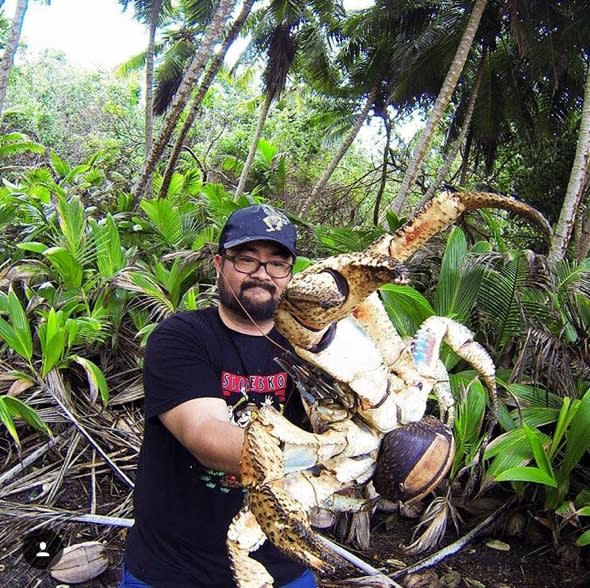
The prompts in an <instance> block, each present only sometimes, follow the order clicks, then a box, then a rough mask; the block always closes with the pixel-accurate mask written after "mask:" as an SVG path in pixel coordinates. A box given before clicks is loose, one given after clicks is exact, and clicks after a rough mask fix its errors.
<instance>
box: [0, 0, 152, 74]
mask: <svg viewBox="0 0 590 588" xmlns="http://www.w3.org/2000/svg"><path fill="white" fill-rule="evenodd" d="M15 4H16V2H15V0H6V2H5V4H4V14H5V15H6V16H7V17H8V18H10V19H11V18H12V15H13V14H14V6H15ZM132 15H133V12H132V11H131V10H130V9H128V10H127V11H126V12H122V11H121V7H120V5H119V3H118V2H117V0H98V1H97V0H51V6H46V5H45V4H42V3H41V2H38V1H36V0H31V1H30V2H29V9H28V10H27V14H26V17H25V23H24V26H23V30H22V33H21V41H22V42H24V43H26V45H27V53H28V54H30V56H31V57H33V56H34V55H35V54H37V53H39V52H41V51H43V50H44V49H57V50H59V51H63V52H64V53H65V55H66V58H67V60H68V62H69V63H70V64H72V65H76V66H79V67H85V68H88V69H95V68H97V67H101V68H104V69H112V68H115V67H117V66H118V65H120V64H121V63H123V62H124V61H126V60H127V59H129V57H131V56H133V55H136V54H137V53H140V52H141V51H143V50H145V46H146V44H147V30H146V27H145V26H144V25H142V24H140V23H138V22H136V21H134V20H133V17H132Z"/></svg>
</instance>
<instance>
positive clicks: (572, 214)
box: [547, 71, 590, 265]
mask: <svg viewBox="0 0 590 588" xmlns="http://www.w3.org/2000/svg"><path fill="white" fill-rule="evenodd" d="M589 165H590V71H589V72H588V75H587V76H586V90H585V93H584V105H583V107H582V116H581V120H580V134H579V136H578V145H577V148H576V156H575V158H574V164H573V167H572V173H571V175H570V180H569V183H568V186H567V191H566V194H565V199H564V201H563V206H562V208H561V213H560V215H559V221H558V222H557V226H556V227H555V236H554V238H553V242H552V243H551V249H550V250H549V255H548V257H547V259H548V262H549V264H550V265H554V264H555V263H557V262H558V261H561V260H563V259H564V258H565V254H566V250H567V246H568V244H569V240H570V238H571V235H572V231H573V227H574V222H575V218H576V214H580V211H579V206H580V201H581V199H582V196H583V194H584V190H585V187H586V184H585V182H586V180H587V175H588V169H589Z"/></svg>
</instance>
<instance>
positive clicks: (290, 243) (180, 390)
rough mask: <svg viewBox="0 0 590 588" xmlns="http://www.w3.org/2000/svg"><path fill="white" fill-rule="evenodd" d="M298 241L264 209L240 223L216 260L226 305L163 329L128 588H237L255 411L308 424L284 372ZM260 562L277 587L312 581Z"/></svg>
mask: <svg viewBox="0 0 590 588" xmlns="http://www.w3.org/2000/svg"><path fill="white" fill-rule="evenodd" d="M295 256H296V232H295V228H294V227H293V225H292V224H291V223H290V222H289V220H288V219H287V217H286V216H285V215H284V214H283V213H281V212H279V211H278V210H276V209H274V208H271V207H270V206H266V205H256V206H250V207H248V208H244V209H241V210H238V211H236V212H234V213H233V214H232V215H231V216H230V218H229V219H228V221H227V223H226V224H225V226H224V228H223V230H222V232H221V236H220V239H219V251H218V253H217V254H216V255H215V257H214V260H213V262H214V265H215V269H216V271H217V276H218V279H217V285H218V289H219V306H218V307H217V308H208V309H204V310H198V311H192V312H185V313H180V314H178V315H175V316H173V317H170V318H168V319H167V320H165V321H163V322H162V324H161V325H159V326H158V328H157V329H156V330H155V331H154V333H153V334H152V336H151V337H150V339H149V342H148V346H147V349H146V355H145V363H144V388H145V433H144V440H143V444H142V449H141V452H140V456H139V465H138V471H137V479H136V487H135V492H134V503H135V525H134V527H133V528H132V529H131V530H130V532H129V536H128V539H127V546H126V551H125V558H124V577H123V581H122V584H121V588H123V587H132V586H133V587H145V586H152V587H154V588H160V587H161V588H196V587H200V586H203V587H218V588H230V587H232V586H234V582H233V579H232V574H231V570H230V567H229V560H228V556H227V552H226V547H225V539H226V534H227V529H228V526H229V523H230V521H231V519H232V518H233V517H234V515H235V514H236V513H237V512H238V510H239V509H240V507H241V506H242V504H243V498H244V494H243V490H242V488H241V487H240V484H239V464H240V453H241V448H242V443H243V439H244V433H243V428H241V427H244V426H246V425H247V424H248V422H249V420H250V416H251V413H252V411H253V410H255V409H256V407H257V406H260V405H261V404H262V403H266V404H273V405H274V406H276V407H277V408H279V409H280V410H281V411H283V413H284V414H285V416H287V418H289V419H290V420H291V421H293V422H295V423H296V424H301V423H302V422H303V420H304V418H305V415H304V412H303V407H302V405H301V400H300V398H299V396H298V394H297V392H295V391H294V386H293V384H292V382H291V381H290V380H289V378H288V377H287V374H286V373H285V372H284V371H283V370H282V369H281V368H280V367H279V366H278V365H277V364H276V362H274V359H273V358H274V357H276V356H277V355H280V353H281V352H282V349H284V348H288V346H289V345H288V342H287V341H286V340H285V339H284V338H283V337H282V336H281V335H279V333H278V332H277V331H276V330H275V328H274V324H273V318H272V317H273V313H274V311H275V309H276V307H277V305H278V302H279V299H280V296H281V293H282V292H283V290H284V289H285V287H286V286H287V284H288V282H289V280H290V279H291V270H292V267H293V262H294V260H295ZM253 557H255V558H256V559H258V560H259V561H261V562H262V563H263V565H264V566H265V567H266V568H267V570H268V571H269V572H270V574H271V575H272V576H273V578H274V579H275V586H289V587H290V588H295V587H297V588H311V587H313V586H315V582H314V579H313V574H312V573H311V572H310V571H308V570H306V569H305V568H304V567H303V566H301V565H300V564H298V563H295V562H293V561H291V560H289V559H287V558H286V557H285V556H284V555H283V554H282V553H280V552H279V551H278V550H277V549H276V548H274V547H273V546H272V545H271V544H270V542H268V541H267V542H265V543H264V545H263V546H262V547H261V548H260V549H258V550H257V551H256V552H255V553H254V554H253Z"/></svg>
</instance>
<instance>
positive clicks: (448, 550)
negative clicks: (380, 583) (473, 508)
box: [390, 496, 516, 580]
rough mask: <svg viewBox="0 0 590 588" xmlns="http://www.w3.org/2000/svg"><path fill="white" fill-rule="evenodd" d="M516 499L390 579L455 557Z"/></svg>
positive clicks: (514, 498)
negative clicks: (458, 537)
mask: <svg viewBox="0 0 590 588" xmlns="http://www.w3.org/2000/svg"><path fill="white" fill-rule="evenodd" d="M515 500H516V497H515V496H513V497H512V498H511V499H510V500H508V502H506V503H505V504H503V505H502V506H500V507H499V508H497V509H496V510H495V511H494V512H493V513H492V514H491V515H489V516H488V517H487V518H485V519H484V520H483V521H481V523H479V524H478V525H476V526H475V527H473V529H471V531H469V533H467V534H466V535H464V536H463V537H461V538H460V539H457V541H454V542H453V543H451V544H450V545H447V546H446V547H444V548H443V549H441V550H440V551H437V552H436V553H433V554H432V555H431V556H430V557H427V558H425V559H422V560H420V561H419V562H416V563H415V564H414V565H412V566H409V567H407V568H404V569H403V570H399V571H397V572H395V573H394V574H391V576H390V577H391V578H394V579H396V580H398V579H400V578H403V577H404V576H406V575H408V574H415V573H416V572H420V571H422V570H424V569H427V568H431V567H432V566H435V565H437V564H439V563H440V562H441V561H443V560H444V559H446V558H447V557H449V556H451V555H457V554H458V553H459V552H460V551H462V550H463V549H465V548H466V547H467V546H468V545H469V544H470V543H472V542H473V541H474V540H475V539H477V537H478V536H479V535H480V534H481V533H482V532H483V531H484V530H485V529H487V527H489V526H490V525H491V524H492V523H493V522H494V521H496V519H497V518H498V517H499V516H500V515H501V514H502V513H503V512H504V511H506V510H508V509H509V508H510V507H511V506H512V505H513V504H514V502H515Z"/></svg>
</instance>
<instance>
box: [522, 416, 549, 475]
mask: <svg viewBox="0 0 590 588" xmlns="http://www.w3.org/2000/svg"><path fill="white" fill-rule="evenodd" d="M523 427H524V430H525V433H526V436H527V439H528V441H529V444H530V446H531V448H532V450H533V456H534V458H535V461H536V463H537V465H538V466H539V469H541V470H542V471H543V472H544V473H545V474H546V475H547V476H548V477H549V478H551V479H552V480H554V481H555V474H554V473H553V468H552V467H551V463H550V462H549V459H548V457H547V454H546V453H545V448H544V447H543V444H542V442H541V440H540V439H539V437H538V435H537V432H536V431H535V430H534V429H531V427H529V426H528V425H523ZM555 486H557V482H556V481H555Z"/></svg>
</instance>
